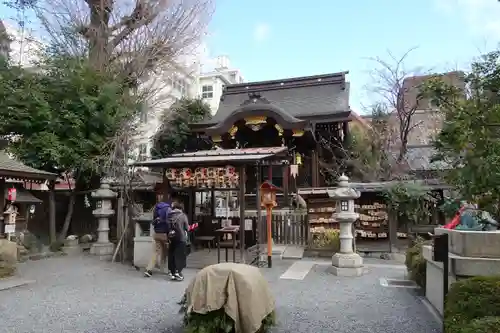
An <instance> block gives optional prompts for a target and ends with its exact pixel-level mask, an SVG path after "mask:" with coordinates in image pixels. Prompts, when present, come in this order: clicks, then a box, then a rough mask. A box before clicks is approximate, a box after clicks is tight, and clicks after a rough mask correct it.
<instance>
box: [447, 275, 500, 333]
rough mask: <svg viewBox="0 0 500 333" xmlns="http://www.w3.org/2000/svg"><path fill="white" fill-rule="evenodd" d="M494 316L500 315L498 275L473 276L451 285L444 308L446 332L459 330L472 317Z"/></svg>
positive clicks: (470, 320) (471, 319)
mask: <svg viewBox="0 0 500 333" xmlns="http://www.w3.org/2000/svg"><path fill="white" fill-rule="evenodd" d="M495 316H500V276H496V277H473V278H470V279H466V280H461V281H458V282H455V283H454V284H453V285H452V286H451V288H450V290H449V292H448V296H447V297H446V303H445V309H444V318H445V321H446V332H447V333H456V332H459V331H460V329H462V328H464V327H465V326H467V325H469V324H471V323H472V321H473V320H474V319H479V318H483V317H495ZM471 325H472V324H471Z"/></svg>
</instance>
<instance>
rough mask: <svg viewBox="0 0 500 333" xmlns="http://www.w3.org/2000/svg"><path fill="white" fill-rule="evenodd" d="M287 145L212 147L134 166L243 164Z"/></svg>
mask: <svg viewBox="0 0 500 333" xmlns="http://www.w3.org/2000/svg"><path fill="white" fill-rule="evenodd" d="M287 149H288V148H287V147H269V148H246V149H213V150H202V151H197V152H193V153H181V154H172V155H170V156H169V157H165V158H160V159H154V160H149V161H142V162H136V163H134V164H133V165H136V166H149V167H152V166H162V167H166V166H170V167H171V166H179V167H190V166H195V165H210V166H217V165H225V164H229V163H232V164H235V163H237V164H245V163H250V162H256V161H260V160H264V159H268V158H271V157H273V156H276V155H281V154H284V153H285V152H286V151H287Z"/></svg>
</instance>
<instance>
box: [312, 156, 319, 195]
mask: <svg viewBox="0 0 500 333" xmlns="http://www.w3.org/2000/svg"><path fill="white" fill-rule="evenodd" d="M318 164H319V163H318V152H317V151H316V150H313V151H312V153H311V168H312V170H311V176H312V182H311V183H312V184H311V185H312V187H318V186H319V177H318V173H319V170H318V168H319V166H318Z"/></svg>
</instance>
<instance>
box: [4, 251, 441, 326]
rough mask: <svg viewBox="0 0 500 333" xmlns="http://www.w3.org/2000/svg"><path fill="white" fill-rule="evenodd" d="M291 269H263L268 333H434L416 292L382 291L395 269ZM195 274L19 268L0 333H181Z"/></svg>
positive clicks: (91, 263) (78, 264)
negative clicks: (270, 323) (270, 299)
mask: <svg viewBox="0 0 500 333" xmlns="http://www.w3.org/2000/svg"><path fill="white" fill-rule="evenodd" d="M293 263H294V261H291V260H290V261H285V260H283V261H275V267H273V268H272V269H266V268H263V269H262V271H263V273H264V275H265V276H266V278H267V279H268V280H269V282H270V285H271V288H272V289H273V292H274V294H275V296H276V303H277V315H278V321H279V325H278V327H276V328H275V329H274V330H273V332H274V333H285V332H290V333H292V332H299V333H310V332H336V333H343V332H346V333H347V332H349V333H372V332H384V333H414V332H415V333H416V332H418V333H434V332H435V333H437V332H439V328H440V326H439V324H438V323H437V322H436V321H435V319H434V317H433V316H432V315H431V314H430V313H429V312H428V310H427V308H426V307H425V306H424V305H423V303H422V302H421V300H420V299H419V298H418V295H416V291H415V290H412V289H405V288H386V287H382V286H381V285H380V281H379V280H380V278H394V279H401V278H403V277H404V270H402V269H398V268H396V266H394V268H392V266H390V265H385V266H383V265H377V264H372V265H367V274H366V275H364V276H362V277H359V278H339V277H335V276H333V275H331V274H329V273H328V272H327V269H328V265H325V264H324V263H323V264H321V263H320V264H319V265H312V269H311V270H310V272H309V273H308V274H307V275H306V276H305V278H304V279H303V280H286V279H280V277H281V276H282V275H283V274H284V273H285V271H286V270H287V269H288V268H289V267H290V266H291V265H292V264H293ZM194 274H196V270H186V272H185V276H186V280H185V281H183V282H170V281H166V277H165V276H163V275H156V276H154V277H153V278H151V279H146V278H143V277H142V274H141V272H137V271H136V270H135V269H134V268H132V267H129V266H124V265H120V264H111V263H105V262H100V261H98V260H96V259H94V258H91V257H81V258H76V259H75V258H69V257H60V258H51V259H45V260H40V261H35V262H28V263H25V264H21V267H20V275H21V277H22V278H24V279H32V280H36V282H35V283H32V284H28V285H25V286H22V287H19V288H15V289H10V290H3V291H0V318H1V323H2V324H1V325H0V333H17V332H19V333H30V332H31V333H38V332H44V333H51V332H58V333H61V332H72V333H78V332H88V333H91V332H92V333H94V332H95V333H104V332H109V333H115V332H151V333H160V332H161V333H167V332H182V329H180V322H181V317H180V315H179V314H178V305H177V302H178V301H179V299H180V297H181V295H182V293H183V290H184V288H185V287H186V286H187V284H188V282H187V281H188V280H189V279H190V277H192V276H193V275H194Z"/></svg>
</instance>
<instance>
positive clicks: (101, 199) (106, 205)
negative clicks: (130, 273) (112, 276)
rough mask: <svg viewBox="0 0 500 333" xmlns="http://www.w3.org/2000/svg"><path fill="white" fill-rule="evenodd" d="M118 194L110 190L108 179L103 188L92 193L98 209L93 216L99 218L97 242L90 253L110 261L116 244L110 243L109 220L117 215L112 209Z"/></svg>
mask: <svg viewBox="0 0 500 333" xmlns="http://www.w3.org/2000/svg"><path fill="white" fill-rule="evenodd" d="M117 195H118V194H117V193H116V192H113V191H112V190H111V189H110V185H109V181H108V180H107V179H103V180H101V186H100V187H99V189H97V190H96V191H94V192H92V198H95V199H96V209H94V210H93V211H92V214H93V215H94V216H95V217H96V218H97V221H98V222H99V225H98V227H97V242H95V243H94V244H92V246H91V247H90V253H91V254H94V255H97V256H99V258H100V259H102V260H110V259H111V258H112V256H113V251H114V244H113V243H111V242H110V241H109V218H110V217H111V216H113V215H114V214H115V211H114V210H113V209H112V200H113V199H115V198H116V197H117Z"/></svg>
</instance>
